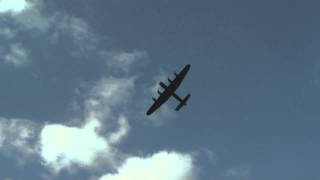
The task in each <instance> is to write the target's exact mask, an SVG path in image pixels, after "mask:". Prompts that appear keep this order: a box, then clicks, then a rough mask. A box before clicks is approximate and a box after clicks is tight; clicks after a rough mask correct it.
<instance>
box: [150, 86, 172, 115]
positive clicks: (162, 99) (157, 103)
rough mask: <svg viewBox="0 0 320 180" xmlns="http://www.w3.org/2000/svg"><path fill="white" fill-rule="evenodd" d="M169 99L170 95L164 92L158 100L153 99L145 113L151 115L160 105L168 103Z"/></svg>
mask: <svg viewBox="0 0 320 180" xmlns="http://www.w3.org/2000/svg"><path fill="white" fill-rule="evenodd" d="M170 97H171V93H170V92H169V91H164V92H163V93H162V94H161V95H160V96H159V97H158V99H153V100H154V103H153V104H152V106H151V107H150V108H149V110H148V111H147V115H150V114H152V113H153V112H154V111H156V110H157V109H158V108H159V107H160V106H161V105H162V104H164V103H165V102H167V101H168V99H169V98H170Z"/></svg>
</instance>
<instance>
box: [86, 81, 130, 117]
mask: <svg viewBox="0 0 320 180" xmlns="http://www.w3.org/2000/svg"><path fill="white" fill-rule="evenodd" d="M134 82H135V78H115V77H109V78H102V79H101V80H99V81H98V82H96V83H95V85H94V87H93V88H92V89H91V91H90V92H89V95H88V97H87V98H86V100H85V102H84V104H85V113H86V115H87V117H88V118H90V117H96V118H99V119H100V120H103V119H105V118H106V117H108V116H109V118H110V116H111V114H110V111H111V109H112V108H113V109H117V108H116V107H119V105H121V106H124V105H125V103H127V102H128V101H129V100H130V97H131V96H132V95H133V93H134Z"/></svg>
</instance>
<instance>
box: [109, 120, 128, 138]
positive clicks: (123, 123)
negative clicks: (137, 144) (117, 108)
mask: <svg viewBox="0 0 320 180" xmlns="http://www.w3.org/2000/svg"><path fill="white" fill-rule="evenodd" d="M118 126H119V129H118V131H116V132H114V133H111V134H110V136H109V142H110V143H111V144H115V143H118V142H120V141H121V140H122V139H123V138H124V137H125V136H126V135H127V134H128V131H129V129H130V126H129V124H128V120H127V118H126V117H124V116H120V118H119V120H118Z"/></svg>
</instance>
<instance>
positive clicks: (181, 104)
mask: <svg viewBox="0 0 320 180" xmlns="http://www.w3.org/2000/svg"><path fill="white" fill-rule="evenodd" d="M190 97H191V94H188V95H187V96H186V97H185V98H184V99H183V100H182V101H180V104H179V105H178V106H177V107H176V111H179V110H180V109H181V108H182V107H183V106H186V105H187V101H188V100H189V98H190Z"/></svg>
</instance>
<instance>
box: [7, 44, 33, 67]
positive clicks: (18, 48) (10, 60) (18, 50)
mask: <svg viewBox="0 0 320 180" xmlns="http://www.w3.org/2000/svg"><path fill="white" fill-rule="evenodd" d="M4 63H5V64H9V65H13V66H14V67H17V68H20V67H23V66H25V65H27V64H28V63H30V59H29V52H28V51H27V50H26V49H25V48H24V47H23V46H22V45H21V44H12V45H11V46H10V48H9V52H8V53H7V54H6V55H5V56H4Z"/></svg>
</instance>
